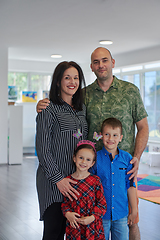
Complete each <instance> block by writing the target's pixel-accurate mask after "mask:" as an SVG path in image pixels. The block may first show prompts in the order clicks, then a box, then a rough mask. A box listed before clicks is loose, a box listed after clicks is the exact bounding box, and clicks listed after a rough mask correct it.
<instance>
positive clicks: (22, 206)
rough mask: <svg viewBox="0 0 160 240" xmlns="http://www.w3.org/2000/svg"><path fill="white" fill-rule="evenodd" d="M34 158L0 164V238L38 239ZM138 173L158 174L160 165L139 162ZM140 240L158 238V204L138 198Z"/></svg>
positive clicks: (159, 206) (39, 228) (39, 238)
mask: <svg viewBox="0 0 160 240" xmlns="http://www.w3.org/2000/svg"><path fill="white" fill-rule="evenodd" d="M37 164H38V161H37V158H36V157H31V156H30V157H29V158H27V157H24V159H23V164H22V165H11V166H8V165H0V240H41V236H42V223H41V222H39V221H38V219H39V209H38V201H37V193H36V187H35V173H36V168H37ZM139 173H147V174H151V175H159V176H160V168H156V167H149V166H148V165H146V164H140V168H139ZM139 212H140V222H139V227H140V232H141V239H142V240H160V223H159V222H160V205H157V204H154V203H151V202H148V201H144V200H141V199H140V204H139Z"/></svg>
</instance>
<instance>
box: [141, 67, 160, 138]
mask: <svg viewBox="0 0 160 240" xmlns="http://www.w3.org/2000/svg"><path fill="white" fill-rule="evenodd" d="M143 89H144V105H145V107H146V110H147V112H148V123H149V138H150V140H155V141H160V71H152V72H145V73H144V85H143Z"/></svg>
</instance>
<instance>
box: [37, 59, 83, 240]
mask: <svg viewBox="0 0 160 240" xmlns="http://www.w3.org/2000/svg"><path fill="white" fill-rule="evenodd" d="M82 83H83V84H84V85H85V81H84V75H83V72H82V69H81V68H80V66H79V65H78V64H76V63H75V62H61V63H60V64H58V65H57V67H56V68H55V71H54V73H53V77H52V83H51V88H50V94H49V98H50V104H49V106H48V107H47V108H46V109H45V110H43V111H42V112H41V113H39V114H38V115H37V119H36V121H37V134H36V150H37V156H38V159H39V166H38V169H37V192H38V199H39V206H40V220H43V221H44V231H43V240H53V239H54V240H56V239H57V240H64V233H65V225H66V219H65V218H64V216H63V215H62V211H61V203H62V202H63V195H64V196H67V197H69V198H70V199H71V200H72V199H73V198H75V199H76V198H77V195H78V192H77V191H76V189H74V188H73V187H72V186H71V185H70V183H74V184H75V183H76V181H73V180H71V179H68V178H66V177H67V176H68V175H69V174H71V173H73V172H74V171H75V165H74V163H73V161H72V156H73V152H74V149H75V147H76V145H77V143H78V141H79V140H82V139H86V138H87V132H88V128H87V122H86V110H85V106H84V105H83V103H82V99H83V96H82ZM77 132H78V134H76V133H77Z"/></svg>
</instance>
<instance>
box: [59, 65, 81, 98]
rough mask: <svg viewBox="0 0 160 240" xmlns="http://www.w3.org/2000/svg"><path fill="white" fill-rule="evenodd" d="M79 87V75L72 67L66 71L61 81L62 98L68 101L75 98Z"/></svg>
mask: <svg viewBox="0 0 160 240" xmlns="http://www.w3.org/2000/svg"><path fill="white" fill-rule="evenodd" d="M78 87H79V74H78V71H77V69H76V68H74V67H70V68H68V69H67V70H65V71H64V73H63V77H62V79H61V98H62V99H63V100H64V101H66V100H67V99H70V98H72V97H73V95H74V94H75V93H76V91H77V89H78Z"/></svg>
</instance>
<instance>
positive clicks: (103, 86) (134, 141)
mask: <svg viewBox="0 0 160 240" xmlns="http://www.w3.org/2000/svg"><path fill="white" fill-rule="evenodd" d="M114 66H115V60H114V59H113V58H112V55H111V53H110V52H109V50H108V49H106V48H103V47H99V48H97V49H95V50H94V51H93V53H92V55H91V69H92V71H93V72H94V73H95V75H96V76H97V79H96V80H95V81H94V82H93V83H92V84H91V85H89V86H87V87H86V96H85V105H86V109H87V121H88V126H89V134H88V139H89V140H92V141H93V133H94V132H97V133H100V127H101V124H102V121H103V120H104V119H106V118H109V117H115V118H117V119H119V120H120V121H121V122H122V126H123V129H124V131H123V136H124V137H123V141H122V142H121V143H120V144H119V148H121V149H122V150H125V151H127V152H129V153H131V154H132V156H133V159H132V161H131V163H132V164H133V165H134V167H133V169H132V170H131V171H130V172H128V173H132V176H131V177H130V178H132V177H136V176H137V172H138V166H139V161H140V157H141V155H142V153H143V150H144V148H145V146H146V144H147V141H148V122H147V113H146V111H145V109H144V105H143V102H142V99H141V97H140V93H139V90H138V88H137V87H136V86H134V85H133V84H131V83H128V82H125V81H122V80H119V79H117V78H116V77H115V76H113V74H112V68H114ZM47 103H48V100H46V99H45V100H43V101H40V102H39V103H38V106H37V111H38V112H39V111H41V109H43V108H45V107H46V105H47ZM135 125H136V127H137V134H136V138H135ZM96 146H97V150H100V149H102V141H99V142H97V144H96ZM137 199H138V198H137ZM137 201H138V200H137ZM137 223H138V218H137V220H136V222H135V223H134V224H133V225H132V226H131V227H130V231H129V239H130V240H132V239H134V240H139V239H140V232H139V228H138V224H137Z"/></svg>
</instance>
